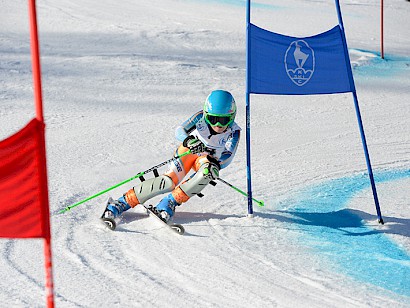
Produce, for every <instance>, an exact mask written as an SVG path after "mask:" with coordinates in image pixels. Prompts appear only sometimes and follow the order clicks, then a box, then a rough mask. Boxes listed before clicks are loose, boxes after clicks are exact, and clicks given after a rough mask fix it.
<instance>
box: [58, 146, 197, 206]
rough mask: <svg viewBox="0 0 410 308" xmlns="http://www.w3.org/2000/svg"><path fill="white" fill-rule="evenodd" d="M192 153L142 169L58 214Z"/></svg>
mask: <svg viewBox="0 0 410 308" xmlns="http://www.w3.org/2000/svg"><path fill="white" fill-rule="evenodd" d="M190 153H191V151H186V152H185V153H182V154H181V155H178V156H175V157H173V158H171V159H168V160H166V161H164V162H162V163H160V164H158V165H156V166H154V167H151V168H149V169H147V170H145V171H142V172H140V173H138V174H137V175H135V176H133V177H132V178H129V179H128V180H125V181H122V182H121V183H118V184H116V185H114V186H111V187H110V188H107V189H105V190H103V191H100V192H99V193H96V194H95V195H92V196H90V197H88V198H86V199H84V200H81V201H79V202H77V203H74V204H72V205H70V206H67V207H66V208H64V209H62V210H60V211H59V212H58V214H63V213H65V212H68V211H69V210H71V209H72V208H74V207H76V206H78V205H80V204H83V203H85V202H87V201H90V200H91V199H94V198H96V197H98V196H101V195H102V194H105V193H106V192H108V191H110V190H113V189H114V188H117V187H119V186H121V185H124V184H125V183H128V182H131V181H132V180H135V179H138V178H140V177H142V176H143V175H144V174H147V173H149V172H151V171H153V170H155V169H157V168H159V167H162V166H164V165H166V164H168V163H170V162H172V161H173V160H174V159H178V158H181V157H184V156H186V155H188V154H190Z"/></svg>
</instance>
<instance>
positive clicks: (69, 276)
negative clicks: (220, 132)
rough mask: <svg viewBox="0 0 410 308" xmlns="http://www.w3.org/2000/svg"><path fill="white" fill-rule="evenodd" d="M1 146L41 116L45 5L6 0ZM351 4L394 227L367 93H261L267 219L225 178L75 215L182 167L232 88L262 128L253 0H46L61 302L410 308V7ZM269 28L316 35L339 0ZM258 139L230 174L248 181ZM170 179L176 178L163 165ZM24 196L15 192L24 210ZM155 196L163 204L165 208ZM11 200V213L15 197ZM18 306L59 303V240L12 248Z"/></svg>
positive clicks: (259, 167) (8, 265) (289, 14)
mask: <svg viewBox="0 0 410 308" xmlns="http://www.w3.org/2000/svg"><path fill="white" fill-rule="evenodd" d="M0 4H1V8H2V9H1V13H0V84H1V87H0V104H1V108H0V117H1V125H0V139H4V138H6V137H7V136H9V135H11V134H12V133H14V132H16V131H17V130H19V129H20V128H21V127H23V126H24V125H25V124H26V123H27V122H28V121H29V120H30V119H31V118H33V117H34V109H33V93H32V76H31V62H30V45H29V32H28V14H27V1H6V0H1V1H0ZM385 5H386V7H385V51H386V59H385V60H382V59H380V56H379V27H380V24H379V16H380V12H379V3H378V2H377V1H370V0H345V1H341V8H342V12H343V16H344V22H345V29H346V36H347V40H348V45H349V49H350V50H349V52H350V56H351V61H352V66H353V68H354V76H355V81H356V88H357V93H358V97H359V102H360V106H361V111H362V116H363V123H364V127H365V131H366V136H367V141H368V146H369V151H370V155H371V159H372V164H373V167H374V174H375V177H376V181H377V189H378V193H379V199H380V205H381V209H382V214H383V216H384V219H385V222H386V223H385V225H383V226H382V225H378V224H377V217H376V214H375V208H374V202H373V197H372V193H371V189H370V186H369V181H368V177H367V172H366V164H365V160H364V155H363V150H362V145H361V141H360V135H359V131H358V127H357V122H356V117H355V111H354V105H353V100H352V97H351V94H339V95H327V96H255V95H254V96H252V112H251V113H252V121H251V127H252V133H251V138H252V171H253V173H252V175H253V189H254V197H255V198H257V199H261V200H264V201H265V207H263V208H259V207H256V205H255V216H254V218H248V217H246V213H247V204H246V198H244V197H243V196H241V195H240V194H238V193H236V192H235V191H233V190H232V189H230V188H229V187H227V186H224V185H223V184H222V183H220V184H218V185H217V186H216V187H209V188H206V189H205V191H204V194H205V197H204V198H202V199H199V198H195V199H192V200H190V201H189V203H187V204H185V205H183V206H181V207H180V208H178V209H177V214H176V216H175V222H178V223H182V224H183V225H184V226H185V228H186V235H185V236H183V237H181V236H178V235H176V234H173V233H170V232H169V230H168V229H164V228H162V227H161V226H160V225H157V224H156V221H154V220H153V219H151V218H147V216H146V215H145V214H144V213H143V211H142V210H141V209H138V208H136V209H135V210H132V211H129V212H127V213H126V214H125V215H124V220H123V224H121V225H120V226H119V228H118V230H117V231H115V232H111V231H109V230H108V229H105V228H104V227H103V226H102V225H101V224H100V223H99V220H98V217H99V216H100V215H101V211H102V209H103V207H104V203H105V201H106V199H107V198H108V196H113V197H118V196H120V195H121V194H122V193H124V192H125V191H127V190H128V189H129V188H131V187H132V186H133V185H136V184H137V183H138V181H133V182H132V183H128V184H126V185H124V186H122V187H120V188H117V189H115V190H113V191H111V192H110V193H108V194H105V195H103V196H101V197H98V198H96V199H94V200H93V201H89V202H87V203H86V204H83V205H80V206H78V207H76V208H74V209H72V210H71V211H70V212H68V213H66V214H63V215H58V214H57V212H58V210H60V209H62V208H64V207H66V206H68V205H71V204H73V203H75V202H77V201H80V200H82V199H84V198H86V197H88V196H90V195H93V194H94V193H97V192H99V191H101V190H103V189H105V188H108V187H110V186H112V185H114V184H116V183H119V182H120V181H122V180H125V179H128V178H130V177H132V176H134V175H136V174H137V173H139V172H140V171H142V170H145V169H148V168H150V167H151V166H152V165H155V164H158V163H160V162H162V161H164V160H166V159H168V158H170V157H171V155H172V154H173V151H174V149H175V147H176V146H177V144H178V143H177V141H176V140H175V139H174V129H175V127H176V126H177V125H178V124H179V123H180V122H182V121H183V120H185V119H186V118H187V117H188V116H190V115H191V114H192V113H194V112H196V111H197V110H198V109H199V108H201V106H202V102H203V100H204V99H205V97H206V96H207V94H208V93H209V92H210V91H211V90H213V89H217V88H223V89H227V90H230V91H231V92H232V93H233V94H234V96H235V97H236V100H237V102H238V108H239V112H238V116H237V122H238V123H239V124H240V125H241V126H242V127H243V128H244V127H245V119H244V118H245V116H244V115H245V102H244V98H245V14H246V13H245V1H243V0H242V1H240V0H237V1H235V0H229V1H228V0H226V1H203V0H202V1H200V0H197V1H196V0H151V1H130V0H124V1H120V2H118V1H108V0H81V1H79V0H59V1H52V0H41V1H37V9H38V22H39V30H40V44H41V52H42V72H43V100H44V113H45V120H46V124H47V131H46V134H47V135H46V140H47V156H48V157H47V159H48V174H49V189H50V203H51V212H52V217H51V224H52V241H53V242H52V245H53V265H54V283H55V301H56V305H57V306H58V307H386V306H387V307H410V257H409V253H410V239H409V237H410V211H409V206H410V202H409V188H410V120H409V119H410V103H409V102H410V37H409V29H410V19H409V16H410V15H409V14H410V4H409V3H408V2H406V1H399V0H396V1H389V2H387V3H386V1H385ZM252 22H253V23H255V24H256V25H258V26H260V27H263V28H266V29H268V30H271V31H275V32H279V33H283V34H287V35H292V36H309V35H314V34H316V33H319V32H324V31H326V30H328V29H330V28H331V27H333V26H334V25H335V24H337V15H336V11H335V8H334V2H333V1H330V0H329V1H324V0H322V1H313V0H312V1H308V0H286V1H285V0H277V1H266V0H260V1H258V2H257V3H255V8H254V9H253V10H252ZM244 137H245V134H243V138H242V142H241V144H240V147H239V149H238V154H237V157H236V158H235V160H234V162H233V163H232V165H231V166H230V167H229V168H227V169H225V170H223V172H222V173H221V176H222V177H223V178H224V179H225V180H227V181H228V182H230V183H232V184H234V185H236V186H238V187H240V188H242V189H244V190H245V189H246V179H245V178H246V158H245V138H244ZM160 171H163V170H160ZM12 201H13V200H10V202H12ZM154 201H157V200H156V199H155V200H154ZM2 206H7V205H2ZM0 247H1V256H0V307H41V306H44V305H45V296H44V283H45V281H44V268H43V263H44V259H43V256H42V252H43V249H42V247H43V242H42V240H38V239H35V240H8V239H1V240H0Z"/></svg>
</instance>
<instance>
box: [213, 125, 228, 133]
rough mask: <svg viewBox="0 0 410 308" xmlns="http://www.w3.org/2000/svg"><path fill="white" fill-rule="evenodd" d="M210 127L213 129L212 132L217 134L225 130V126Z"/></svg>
mask: <svg viewBox="0 0 410 308" xmlns="http://www.w3.org/2000/svg"><path fill="white" fill-rule="evenodd" d="M211 127H212V129H213V130H214V132H215V133H217V134H220V133H223V132H224V131H225V130H226V126H225V127H221V126H211Z"/></svg>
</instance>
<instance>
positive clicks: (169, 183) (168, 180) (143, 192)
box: [107, 145, 198, 217]
mask: <svg viewBox="0 0 410 308" xmlns="http://www.w3.org/2000/svg"><path fill="white" fill-rule="evenodd" d="M188 150H189V149H188V148H185V147H184V146H182V145H181V146H180V147H179V148H178V149H177V150H176V154H182V153H185V152H186V151H188ZM197 158H198V156H197V155H194V154H190V155H186V156H184V157H181V158H179V159H176V160H174V161H173V162H172V163H171V164H170V168H169V170H168V171H167V172H166V173H165V174H163V175H161V176H159V177H156V178H153V179H148V180H146V181H144V182H141V183H140V184H139V185H137V186H135V187H133V188H131V189H130V190H129V191H127V192H126V193H125V194H124V195H123V196H122V197H120V198H119V199H118V200H115V201H113V203H110V204H109V205H108V206H107V209H108V210H109V211H111V212H112V213H113V214H114V217H117V216H119V215H121V214H122V213H123V212H124V211H127V210H129V209H130V208H133V207H135V206H137V205H138V204H140V203H145V202H146V201H147V200H149V199H151V198H153V197H155V196H158V195H160V194H164V193H167V192H170V191H172V190H173V189H174V188H175V185H177V184H178V183H179V182H180V181H181V180H182V179H183V178H184V177H185V175H186V174H187V173H188V172H189V170H190V169H191V168H192V166H193V164H194V163H195V160H196V159H197Z"/></svg>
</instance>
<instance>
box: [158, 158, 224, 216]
mask: <svg viewBox="0 0 410 308" xmlns="http://www.w3.org/2000/svg"><path fill="white" fill-rule="evenodd" d="M193 168H194V170H195V171H196V173H194V174H193V175H192V176H191V177H190V178H189V179H188V180H186V181H184V182H183V183H182V184H181V185H179V186H178V187H176V188H175V189H174V190H173V191H172V193H170V194H169V195H168V196H166V197H165V198H163V199H162V200H161V201H160V202H159V203H158V205H157V206H156V208H157V210H158V211H159V212H160V215H161V217H162V219H163V220H165V221H168V220H169V219H170V218H171V217H172V216H173V215H174V212H175V207H176V206H178V205H181V204H182V203H184V202H186V201H188V199H189V198H190V197H192V196H195V195H197V194H199V193H200V192H201V191H202V190H203V189H204V188H205V187H206V186H207V185H208V184H209V182H211V181H212V180H215V179H217V178H218V177H219V167H218V166H216V165H215V164H213V163H212V162H210V161H209V160H208V159H207V158H206V156H200V157H198V158H197V159H196V160H195V164H194V166H193Z"/></svg>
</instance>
